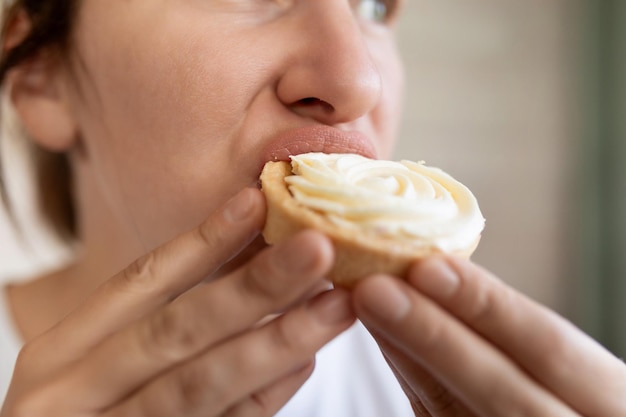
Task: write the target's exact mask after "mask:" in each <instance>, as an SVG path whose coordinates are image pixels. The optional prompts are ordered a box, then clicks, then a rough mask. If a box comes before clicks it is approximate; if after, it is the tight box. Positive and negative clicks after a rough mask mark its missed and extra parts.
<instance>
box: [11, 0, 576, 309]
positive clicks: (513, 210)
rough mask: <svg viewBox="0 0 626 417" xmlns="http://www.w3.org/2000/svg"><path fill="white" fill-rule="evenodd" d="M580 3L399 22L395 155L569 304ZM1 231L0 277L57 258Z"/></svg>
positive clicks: (525, 276)
mask: <svg viewBox="0 0 626 417" xmlns="http://www.w3.org/2000/svg"><path fill="white" fill-rule="evenodd" d="M577 4H578V2H574V1H571V0H526V1H519V0H446V1H440V0H408V1H407V5H406V13H405V15H404V17H403V19H402V22H401V25H400V29H399V39H400V46H401V50H402V52H403V53H404V55H405V57H406V68H407V89H406V104H407V110H406V115H405V119H404V123H403V127H402V134H401V141H400V144H399V147H398V150H397V152H396V156H397V157H398V158H408V159H416V160H425V161H426V162H427V163H428V164H429V165H435V166H439V167H441V168H443V169H445V170H446V171H448V172H450V173H451V174H453V175H454V176H456V177H457V178H458V179H460V180H461V181H463V182H464V183H466V184H467V185H468V186H469V187H470V188H471V189H472V190H473V191H474V192H475V194H476V195H477V197H478V199H479V202H480V203H481V206H482V209H483V214H484V215H485V217H486V219H487V228H486V231H485V233H484V236H483V240H482V243H481V245H480V248H479V250H478V251H477V253H476V255H475V258H474V259H475V260H476V261H478V262H480V263H481V264H483V265H485V266H487V267H488V268H489V269H491V270H493V271H494V272H496V273H497V274H499V275H500V276H501V277H502V278H503V279H504V280H506V281H507V282H510V283H511V284H512V285H514V286H515V287H517V288H519V289H521V290H522V291H523V292H525V293H528V294H529V295H531V296H532V297H534V298H536V299H538V300H539V301H541V302H543V303H546V304H548V305H549V306H551V307H553V308H555V309H557V310H558V311H560V312H563V313H565V314H567V313H568V312H569V310H570V309H571V308H572V306H571V303H570V300H571V299H572V296H571V292H570V290H569V289H570V288H571V281H568V280H571V279H572V276H571V273H572V271H573V270H574V269H575V268H572V265H571V263H570V260H571V259H573V258H574V252H573V250H574V248H573V247H572V246H573V245H572V244H571V242H572V239H573V238H574V237H575V236H572V234H571V232H570V224H571V222H572V221H573V219H572V218H571V211H570V210H568V208H569V207H570V206H571V205H572V204H573V202H574V198H575V195H574V194H573V193H572V189H573V183H572V181H573V178H574V175H573V172H572V170H573V168H574V166H573V161H576V160H577V158H578V157H579V156H578V154H577V152H578V151H577V142H578V139H577V138H576V130H577V127H576V123H575V117H576V114H577V112H578V111H579V109H577V108H576V104H575V103H577V102H579V101H580V100H579V98H578V97H576V96H575V95H576V91H577V89H576V88H573V87H572V83H574V82H575V80H576V77H577V75H576V73H575V66H573V65H572V62H573V61H574V60H575V59H576V57H575V56H574V55H573V52H572V51H573V45H572V39H573V34H574V33H576V31H577V28H576V19H577V17H578V13H579V10H578V9H577V7H576V5H577ZM14 187H15V189H16V190H19V191H17V192H18V193H22V192H23V191H22V190H23V188H22V185H20V184H17V185H15V186H14ZM27 210H28V207H26V206H25V207H21V208H20V209H19V211H20V213H26V212H27ZM9 235H10V230H9V228H8V223H7V222H6V219H5V218H3V217H2V216H0V276H3V275H4V276H7V275H8V276H16V275H20V274H23V273H28V271H29V270H31V269H32V268H34V267H39V266H40V265H47V264H50V263H51V262H54V259H55V256H50V255H47V254H46V252H45V250H43V249H41V247H45V244H46V242H45V241H44V242H43V243H42V242H41V240H36V241H35V243H34V246H35V247H34V249H35V253H36V254H37V256H28V257H26V256H25V255H24V253H23V251H21V250H19V248H16V247H15V246H14V245H10V244H9V243H8V239H7V236H9Z"/></svg>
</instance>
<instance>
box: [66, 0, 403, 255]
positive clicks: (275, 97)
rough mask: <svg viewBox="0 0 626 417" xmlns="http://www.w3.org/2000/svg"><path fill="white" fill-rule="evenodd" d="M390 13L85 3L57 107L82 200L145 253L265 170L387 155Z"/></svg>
mask: <svg viewBox="0 0 626 417" xmlns="http://www.w3.org/2000/svg"><path fill="white" fill-rule="evenodd" d="M397 1H398V0H388V1H375V0H372V1H353V0H133V1H129V0H107V1H102V0H83V2H82V8H81V10H80V14H79V17H78V22H77V27H76V28H75V53H74V54H73V55H72V56H73V65H72V71H71V74H72V77H73V82H72V83H71V84H70V85H72V86H73V89H71V90H70V91H71V92H70V104H69V107H70V111H71V113H72V114H73V115H74V118H75V122H76V124H77V126H78V129H79V131H80V140H81V141H82V142H83V144H82V146H81V149H83V152H81V153H80V154H81V155H82V156H81V158H82V159H83V161H82V163H81V164H80V165H81V166H82V168H81V169H83V170H85V169H86V170H88V171H89V173H90V175H93V177H94V178H96V184H97V188H98V190H97V192H95V193H93V194H94V195H96V194H97V195H99V196H104V197H103V198H105V199H106V202H107V204H109V205H111V208H112V209H113V212H114V213H116V216H119V219H120V221H121V222H122V223H123V224H126V227H128V228H132V230H133V231H134V233H136V234H137V236H138V237H139V238H140V239H141V241H142V243H143V245H144V246H146V247H152V246H154V245H156V244H159V243H161V242H162V241H164V240H166V239H169V238H170V237H172V236H173V235H175V234H177V233H180V232H181V231H183V230H186V229H189V228H191V227H193V226H195V225H196V224H197V223H199V222H201V221H202V220H203V219H204V218H205V217H206V216H207V214H208V213H209V212H210V211H211V210H213V209H214V208H216V207H217V206H218V205H221V204H222V203H223V202H224V201H225V200H226V199H228V198H229V197H230V196H232V195H233V194H235V193H236V192H237V191H239V190H240V189H242V188H243V187H246V186H251V185H255V184H256V181H257V178H258V175H259V173H260V170H261V167H262V165H263V163H264V162H265V161H267V160H270V159H287V157H288V156H289V154H296V153H301V152H306V151H324V152H348V151H356V152H361V153H365V154H369V155H372V156H377V157H381V158H382V157H389V156H390V153H391V149H392V146H393V142H394V137H395V135H396V127H397V124H398V119H399V116H400V100H401V88H402V71H401V65H400V63H399V59H398V56H397V52H396V49H395V45H394V40H393V34H392V30H391V26H392V25H393V20H394V19H393V17H392V18H391V22H383V21H380V20H379V18H380V19H383V20H384V13H383V12H384V7H385V6H386V8H387V10H388V12H389V13H391V14H394V13H395V12H394V11H395V9H396V8H397V7H398V5H397V4H396V3H397ZM129 230H131V229H129Z"/></svg>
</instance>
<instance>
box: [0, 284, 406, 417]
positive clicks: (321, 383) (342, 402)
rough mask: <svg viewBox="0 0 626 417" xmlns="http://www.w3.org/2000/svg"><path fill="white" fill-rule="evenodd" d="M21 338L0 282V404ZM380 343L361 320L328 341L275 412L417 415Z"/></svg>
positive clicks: (283, 416)
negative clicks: (309, 372)
mask: <svg viewBox="0 0 626 417" xmlns="http://www.w3.org/2000/svg"><path fill="white" fill-rule="evenodd" d="M21 345H22V342H21V340H20V338H19V336H18V333H17V331H16V328H15V326H14V323H13V320H12V318H11V314H10V311H9V308H8V303H7V299H6V291H5V290H4V288H2V287H0V404H1V402H2V401H3V400H4V397H5V394H6V390H7V388H8V386H9V382H10V379H11V374H12V372H13V366H14V365H15V360H16V359H17V354H18V352H19V350H20V347H21ZM414 415H415V414H414V413H413V411H412V410H411V406H410V404H409V401H408V400H407V398H406V396H405V395H404V393H403V391H402V389H401V388H400V384H399V383H398V381H397V380H396V378H395V377H394V375H393V373H392V372H391V370H390V369H389V367H388V366H387V363H386V362H385V359H384V358H383V356H382V354H381V352H380V350H379V348H378V345H376V343H375V342H374V339H373V338H372V337H371V336H370V334H369V333H368V332H367V330H366V329H365V327H364V326H363V325H362V324H360V323H357V324H355V325H354V326H353V327H351V328H350V329H348V331H346V332H345V333H343V334H342V335H340V336H339V337H337V338H336V339H335V340H333V341H332V342H330V343H329V344H328V345H326V346H325V347H324V348H323V349H322V350H321V351H320V352H319V353H318V354H317V357H316V365H315V371H313V375H312V376H311V377H310V378H309V380H308V381H307V382H306V383H305V384H304V385H303V386H302V388H301V389H300V391H298V393H297V394H296V395H295V396H294V397H293V398H292V399H291V401H289V402H288V403H287V404H286V405H285V406H284V407H283V409H282V410H281V411H280V412H279V413H278V414H277V415H276V417H296V416H297V417H414Z"/></svg>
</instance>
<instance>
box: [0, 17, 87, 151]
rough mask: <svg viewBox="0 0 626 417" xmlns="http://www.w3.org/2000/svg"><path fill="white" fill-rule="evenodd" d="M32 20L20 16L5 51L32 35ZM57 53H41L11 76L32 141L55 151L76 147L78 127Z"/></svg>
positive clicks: (12, 89)
mask: <svg viewBox="0 0 626 417" xmlns="http://www.w3.org/2000/svg"><path fill="white" fill-rule="evenodd" d="M30 29H31V23H30V19H29V18H28V16H27V15H26V13H25V12H23V11H21V12H18V13H16V14H15V15H14V16H13V18H12V20H11V22H9V25H8V30H7V32H6V34H5V42H4V45H3V47H4V49H5V50H6V49H11V48H12V47H15V46H16V45H18V44H19V43H21V41H22V40H23V39H24V38H25V37H26V36H27V35H28V33H29V32H30ZM55 52H56V51H52V50H48V49H46V50H41V51H37V52H36V53H35V55H34V56H33V57H29V58H27V59H26V60H25V61H24V62H22V63H20V64H18V65H17V66H16V67H15V68H13V69H12V70H11V72H10V73H9V74H8V79H7V86H8V88H9V94H10V99H11V103H12V104H13V107H14V109H15V112H16V114H17V117H18V118H19V121H20V123H21V126H22V127H23V128H24V130H25V132H26V134H27V135H28V137H29V138H30V139H31V140H33V141H34V142H36V143H37V144H38V145H39V146H41V147H43V148H45V149H48V150H51V151H66V150H68V149H69V148H71V147H72V145H74V143H75V141H76V137H77V126H76V122H75V120H74V117H73V115H72V113H71V112H70V108H69V105H68V100H67V98H68V96H67V84H66V82H67V79H66V78H65V73H64V71H65V67H64V63H63V62H62V60H61V59H60V57H59V56H58V54H57V53H55Z"/></svg>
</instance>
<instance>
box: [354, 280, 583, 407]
mask: <svg viewBox="0 0 626 417" xmlns="http://www.w3.org/2000/svg"><path fill="white" fill-rule="evenodd" d="M354 305H355V310H356V312H357V316H358V317H359V318H360V319H361V320H362V321H363V322H364V323H365V324H366V325H367V326H368V327H370V328H373V329H376V331H377V332H380V333H381V334H383V335H384V336H385V338H386V339H387V340H389V341H390V342H391V343H392V344H393V345H394V346H396V347H398V348H399V349H400V350H402V351H403V352H404V353H405V354H406V355H407V356H408V357H409V358H411V360H413V361H417V362H418V363H419V365H421V366H422V367H424V369H426V370H428V371H429V372H430V373H431V374H432V375H433V376H434V377H435V378H437V380H439V381H440V382H441V383H442V384H443V385H445V386H446V387H447V388H448V390H449V391H450V392H451V393H453V394H454V395H456V396H457V397H458V398H459V399H460V400H461V401H462V402H463V404H465V405H466V406H467V407H468V408H469V409H471V410H472V411H474V412H475V413H476V414H478V415H479V416H482V417H497V416H504V415H506V416H511V415H532V416H535V415H536V416H544V415H545V416H559V417H574V416H578V414H576V413H575V412H573V411H572V410H571V409H570V408H568V407H567V406H565V405H564V404H563V403H561V402H560V401H559V400H558V399H557V398H555V397H554V396H553V395H552V394H551V393H549V392H548V391H546V390H544V389H543V388H542V387H540V386H539V385H538V384H537V383H536V382H534V381H533V380H532V379H531V378H530V377H529V376H528V375H527V374H526V373H524V372H523V371H522V370H521V369H520V368H519V367H517V366H516V365H515V364H514V363H513V362H512V361H510V360H509V359H508V358H507V357H505V356H504V355H503V354H502V353H501V352H500V351H499V350H498V349H496V348H495V347H494V346H493V345H491V344H490V343H488V342H487V341H486V340H484V339H483V338H482V337H480V336H479V335H477V334H476V333H474V332H473V331H471V330H470V329H469V328H467V327H466V326H465V325H464V324H462V323H461V322H459V321H458V320H457V319H455V318H454V317H452V316H451V315H450V314H449V313H447V312H446V311H445V310H443V309H441V308H440V307H438V306H437V305H436V304H435V303H434V302H432V301H431V300H429V299H427V298H425V297H424V296H422V295H421V294H419V293H418V292H416V291H415V290H413V289H412V288H411V287H410V286H409V285H408V284H407V283H405V282H402V281H400V280H398V279H395V278H393V277H386V276H376V277H370V278H369V279H366V280H363V281H362V282H361V283H360V284H359V285H358V286H357V287H356V288H355V290H354ZM409 370H410V369H403V372H406V371H409ZM407 382H410V381H407ZM415 388H416V389H418V387H415Z"/></svg>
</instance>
